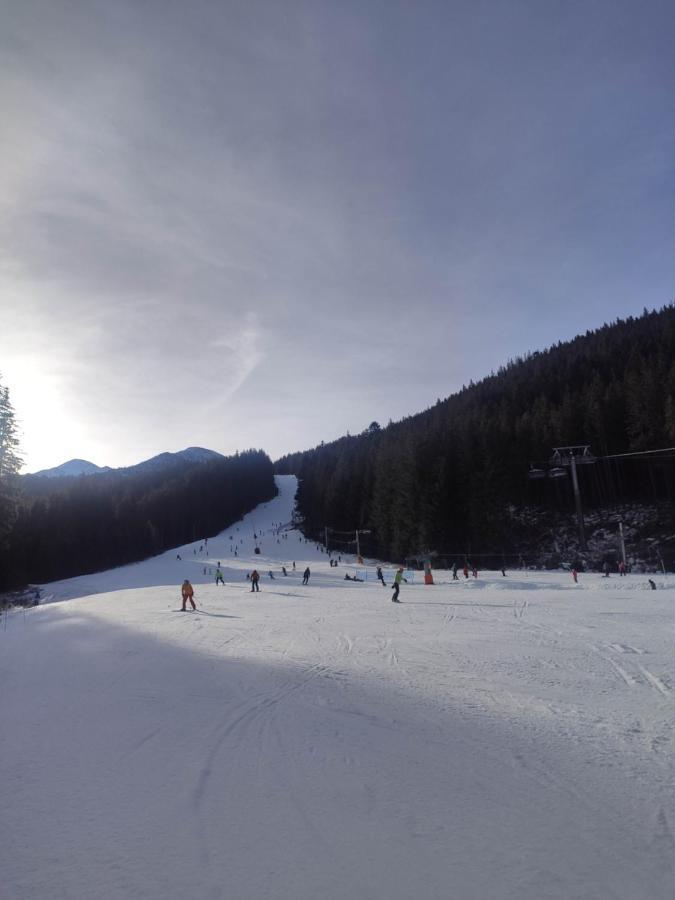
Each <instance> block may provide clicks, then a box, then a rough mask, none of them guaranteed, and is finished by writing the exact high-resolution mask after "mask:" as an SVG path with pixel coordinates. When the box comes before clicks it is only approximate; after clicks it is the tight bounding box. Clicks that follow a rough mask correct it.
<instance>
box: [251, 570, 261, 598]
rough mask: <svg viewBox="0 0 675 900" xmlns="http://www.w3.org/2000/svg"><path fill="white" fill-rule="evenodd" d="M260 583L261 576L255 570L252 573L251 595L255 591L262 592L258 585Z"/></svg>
mask: <svg viewBox="0 0 675 900" xmlns="http://www.w3.org/2000/svg"><path fill="white" fill-rule="evenodd" d="M259 581H260V575H259V574H258V570H257V569H254V570H253V571H252V572H251V593H253V591H260V586H259V585H258V582H259Z"/></svg>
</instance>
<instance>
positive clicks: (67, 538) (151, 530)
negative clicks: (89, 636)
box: [0, 450, 276, 588]
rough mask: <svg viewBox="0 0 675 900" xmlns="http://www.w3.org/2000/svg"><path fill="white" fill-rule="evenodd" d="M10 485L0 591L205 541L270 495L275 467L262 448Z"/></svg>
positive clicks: (0, 550)
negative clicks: (11, 497) (199, 459)
mask: <svg viewBox="0 0 675 900" xmlns="http://www.w3.org/2000/svg"><path fill="white" fill-rule="evenodd" d="M14 483H15V485H17V486H18V487H17V489H16V490H15V504H16V509H15V511H14V520H13V524H12V527H11V529H10V531H9V533H8V534H6V535H5V536H4V538H5V539H4V541H3V542H2V543H1V544H0V588H7V587H14V586H19V585H23V584H26V583H27V582H45V581H51V580H55V579H59V578H67V577H70V576H72V575H82V574H86V573H89V572H95V571H99V570H102V569H106V568H111V567H113V566H119V565H123V564H125V563H130V562H135V561H137V560H140V559H144V558H145V557H148V556H151V555H153V554H156V553H161V552H162V551H163V550H166V549H168V548H170V547H176V546H178V545H180V544H183V543H186V542H188V541H193V540H199V539H201V538H204V537H211V536H212V535H214V534H217V533H218V532H220V531H222V530H223V529H224V528H227V526H228V525H230V524H232V523H233V522H235V521H237V520H238V519H239V518H241V516H242V515H243V514H244V513H245V512H247V511H248V510H250V509H252V508H253V507H254V506H256V505H257V504H258V503H262V502H264V501H266V500H269V499H271V498H272V497H273V496H275V494H276V487H275V484H274V474H273V466H272V461H271V460H270V459H269V457H268V456H267V455H266V454H265V453H263V452H262V451H259V450H249V451H246V452H244V453H239V454H237V455H235V456H231V457H221V458H216V459H212V460H208V461H204V462H191V461H189V460H187V461H186V460H181V459H177V460H176V461H175V462H172V463H169V464H166V465H162V466H159V467H154V466H144V465H140V466H137V467H133V468H130V469H126V470H125V469H120V470H113V471H109V472H102V473H98V474H93V475H80V476H76V477H63V478H47V477H38V476H23V477H21V478H15V479H14Z"/></svg>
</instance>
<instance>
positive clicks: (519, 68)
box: [0, 0, 675, 471]
mask: <svg viewBox="0 0 675 900" xmlns="http://www.w3.org/2000/svg"><path fill="white" fill-rule="evenodd" d="M674 47H675V3H673V2H672V0H663V2H659V0H631V2H624V0H559V2H557V0H490V2H483V0H466V2H465V0H460V2H457V0H443V2H431V0H417V2H413V0H407V2H397V0H381V2H374V0H354V2H350V0H331V2H321V0H307V2H295V0H269V2H258V0H241V2H229V0H211V2H208V0H190V2H186V0H180V2H169V0H114V2H113V0H102V2H96V0H80V2H78V0H71V2H66V0H44V2H34V0H0V110H1V114H0V163H1V164H0V376H1V378H2V381H3V383H4V384H5V385H6V386H8V387H9V389H10V394H11V397H12V400H13V403H14V406H15V409H16V412H17V415H18V417H19V419H20V424H21V427H22V432H23V438H22V445H23V452H24V456H25V459H26V469H27V470H28V471H30V470H35V469H39V468H42V467H47V466H52V465H56V464H58V463H61V462H63V461H64V460H66V459H69V458H71V457H84V458H86V459H90V460H91V461H93V462H95V463H97V464H99V465H111V466H119V465H126V464H130V463H134V462H138V461H139V460H141V459H144V458H147V457H148V456H151V455H153V454H155V453H159V452H161V451H163V450H179V449H182V448H184V447H186V446H189V445H200V446H204V447H210V448H212V449H215V450H220V451H222V452H225V453H228V452H231V451H234V450H236V449H245V448H247V447H251V446H255V447H262V448H264V449H265V450H267V452H268V453H269V454H270V455H271V456H273V457H277V456H279V455H281V454H282V453H284V452H287V451H291V450H300V449H305V448H307V447H310V446H314V445H315V444H317V443H319V442H320V441H321V440H330V439H332V438H334V437H337V436H339V435H340V434H344V433H345V432H346V431H347V430H350V431H351V432H352V433H355V432H358V431H360V430H362V429H363V428H365V427H366V426H367V425H368V424H369V423H370V422H371V421H372V420H373V419H377V420H378V421H380V422H381V423H382V424H386V422H387V421H388V420H389V419H390V418H391V419H397V418H400V417H402V416H404V415H408V414H410V413H414V412H417V411H420V410H422V409H424V408H426V407H428V406H430V405H431V404H433V403H434V402H435V401H436V399H437V398H438V397H441V398H443V397H446V396H448V395H449V394H451V393H453V392H454V391H456V390H457V389H459V388H460V387H461V386H462V384H463V383H467V382H468V381H469V380H470V379H474V380H477V379H479V378H481V377H482V376H483V375H486V374H488V373H489V372H490V370H491V369H496V368H497V367H498V366H499V365H500V364H502V363H504V362H506V361H507V360H508V359H510V358H513V357H514V356H517V355H521V354H523V353H525V352H527V351H528V350H533V349H542V348H544V347H546V346H548V345H550V344H551V343H553V342H555V341H557V340H563V339H567V338H570V337H572V336H574V335H575V334H577V333H579V332H584V331H586V330H587V329H590V328H595V327H598V326H599V325H602V324H603V322H606V321H611V320H614V319H616V318H617V317H623V316H626V315H630V314H639V313H640V312H641V310H642V308H643V307H645V306H647V307H649V308H653V307H655V306H661V305H663V304H665V303H668V302H671V301H672V300H673V297H674V296H675V291H674V287H675V277H674V276H675V240H674V235H675V171H674V160H675V51H674V49H673V48H674Z"/></svg>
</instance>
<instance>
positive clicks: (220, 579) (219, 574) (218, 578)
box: [216, 569, 225, 585]
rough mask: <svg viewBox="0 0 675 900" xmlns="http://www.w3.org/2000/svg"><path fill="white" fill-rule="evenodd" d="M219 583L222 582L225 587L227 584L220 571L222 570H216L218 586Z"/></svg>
mask: <svg viewBox="0 0 675 900" xmlns="http://www.w3.org/2000/svg"><path fill="white" fill-rule="evenodd" d="M218 582H220V583H221V584H223V585H224V584H225V581H224V579H223V573H222V572H221V571H220V569H216V584H218Z"/></svg>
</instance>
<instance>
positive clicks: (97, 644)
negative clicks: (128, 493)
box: [0, 476, 675, 900]
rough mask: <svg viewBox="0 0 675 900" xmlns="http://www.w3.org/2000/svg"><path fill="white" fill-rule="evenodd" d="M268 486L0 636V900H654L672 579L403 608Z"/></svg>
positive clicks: (668, 891) (470, 594)
mask: <svg viewBox="0 0 675 900" xmlns="http://www.w3.org/2000/svg"><path fill="white" fill-rule="evenodd" d="M278 485H279V489H280V493H279V496H278V497H277V498H276V499H275V500H273V501H271V502H269V503H267V504H265V505H263V506H261V507H259V508H258V509H256V510H255V511H254V512H253V513H251V514H249V515H248V516H246V517H245V519H244V520H243V521H242V522H240V523H238V525H235V526H233V527H232V528H230V529H228V530H227V531H225V532H223V533H222V534H221V535H220V536H219V537H217V538H213V539H211V540H210V541H209V542H208V550H207V551H202V552H201V553H200V552H199V547H200V543H199V542H198V543H196V544H194V545H189V546H185V547H182V548H179V549H177V550H174V551H171V552H168V553H165V554H163V555H162V556H159V557H157V558H155V559H151V560H147V561H146V562H143V563H140V564H137V565H133V566H127V567H124V568H121V569H116V570H113V571H110V572H104V573H101V574H99V575H91V576H86V577H82V578H74V579H70V580H68V581H63V582H59V583H56V584H52V585H47V586H46V588H45V593H46V594H47V595H48V597H49V598H50V599H51V600H52V601H53V602H50V603H47V604H45V605H43V606H40V607H37V608H35V609H30V610H26V611H25V612H24V611H22V610H16V611H14V612H12V613H10V614H8V615H7V616H6V617H5V619H4V622H3V623H2V626H3V628H2V630H0V647H1V653H0V672H1V673H2V692H1V702H0V723H1V725H0V728H1V735H2V742H1V751H0V752H1V755H2V838H1V840H0V864H1V869H0V871H1V875H0V882H1V884H2V887H1V888H0V895H1V896H2V897H3V898H4V900H9V898H12V900H14V898H17V900H43V898H45V900H47V898H49V900H56V898H78V900H79V898H83V900H90V898H106V900H108V898H125V900H126V898H153V900H154V898H157V900H159V898H162V900H167V898H180V900H201V898H214V900H215V898H218V900H220V898H232V900H248V898H256V900H257V898H275V900H286V898H288V900H304V898H308V900H309V898H311V900H319V898H327V900H334V898H335V900H337V898H349V900H368V898H372V900H380V898H382V900H385V898H386V900H397V898H401V900H404V898H405V900H412V898H421V900H427V898H429V900H431V898H439V900H440V898H442V900H449V898H457V900H474V898H475V900H493V898H499V900H501V898H514V900H516V898H517V900H526V898H533V900H545V898H559V900H563V898H564V900H570V898H587V900H605V898H627V900H628V898H629V900H644V898H664V900H666V898H667V900H672V897H673V896H674V894H675V878H674V874H675V873H674V871H673V868H674V867H673V859H674V853H675V839H674V836H673V828H675V787H674V786H675V766H674V754H673V750H674V749H675V741H674V723H673V691H672V687H673V684H674V683H675V656H674V653H673V640H674V638H675V625H674V616H675V589H674V588H675V585H674V581H673V578H672V577H670V576H669V577H657V576H652V577H654V579H655V581H656V583H657V587H658V589H657V590H656V591H651V590H650V589H649V585H648V583H647V578H646V576H638V575H632V576H628V577H626V578H619V577H618V576H612V577H610V578H602V577H601V576H599V575H595V574H593V575H590V574H589V575H582V576H580V583H579V585H578V586H575V585H574V584H573V582H572V578H571V576H570V575H569V573H539V572H508V573H507V577H506V578H504V577H502V575H501V573H499V572H497V573H493V572H490V573H481V572H479V574H478V578H477V579H473V578H471V579H469V580H468V581H466V580H464V579H463V578H461V573H460V578H461V581H460V582H454V583H453V582H452V577H451V575H450V574H448V573H437V575H436V581H437V583H436V584H435V585H433V586H425V585H424V584H423V583H422V582H421V580H420V579H419V576H418V577H416V580H415V582H414V583H413V584H403V586H402V590H401V601H402V603H401V605H400V606H399V605H396V604H393V603H391V599H390V598H391V590H390V589H389V588H388V587H387V588H383V587H382V585H381V584H379V583H378V582H377V581H375V580H373V572H374V569H373V568H372V567H369V575H368V581H366V582H364V583H354V582H346V581H344V575H345V572H348V573H350V574H352V572H353V571H354V566H353V558H351V560H350V562H351V563H352V565H350V566H345V565H344V564H342V565H341V566H340V567H339V568H337V569H333V568H330V567H329V565H328V558H327V556H326V555H325V554H324V553H322V552H320V550H319V549H317V548H316V547H315V546H314V545H313V544H309V543H306V542H305V541H304V540H303V539H301V538H300V536H299V534H298V532H296V531H293V530H290V525H289V529H288V530H286V531H283V532H282V534H285V535H287V536H286V537H282V536H277V535H275V534H273V523H281V524H283V525H285V524H286V523H290V520H291V514H292V508H293V497H294V494H295V489H296V483H295V479H294V478H292V477H291V476H285V477H280V478H278ZM254 532H255V533H256V534H257V535H259V545H260V548H261V554H260V555H255V554H254V552H253V550H254V546H255V542H254V538H253V533H254ZM230 536H232V538H233V541H230ZM235 543H236V546H237V547H238V554H239V555H238V557H237V558H236V559H235V558H234V556H233V555H232V550H231V548H232V547H233V546H234V545H235ZM195 550H196V551H197V552H196V553H195V552H193V551H195ZM177 553H180V555H181V557H182V559H181V560H178V559H176V554H177ZM218 560H220V561H221V562H222V563H223V574H224V576H225V582H226V584H225V586H222V585H218V586H216V585H215V584H214V580H213V578H214V576H213V573H214V571H215V565H216V563H217V561H218ZM294 560H295V562H296V571H295V572H293V571H292V562H293V561H294ZM282 564H283V565H286V567H287V569H288V572H289V574H288V576H287V577H284V576H283V575H282V573H281V565H282ZM307 564H309V566H310V568H311V578H310V581H309V584H308V585H307V586H303V585H302V572H303V570H304V568H305V566H306V565H307ZM254 566H255V567H256V568H258V570H259V571H260V572H261V575H262V579H261V591H260V593H259V594H252V593H251V592H250V586H249V584H248V582H247V581H246V578H245V575H246V572H247V571H250V570H251V569H252V568H253V567H254ZM205 567H206V569H207V571H206V574H205V573H204V568H205ZM209 568H210V570H211V572H210V573H209ZM269 569H272V570H273V572H274V575H275V576H276V577H275V579H274V580H271V579H270V578H269V576H268V575H267V572H268V570H269ZM186 577H187V578H190V579H191V580H192V582H193V584H194V585H195V589H196V601H197V603H198V607H199V608H198V611H197V612H196V613H193V612H186V613H183V612H181V611H180V605H181V604H180V592H179V589H180V584H181V582H182V580H183V578H186ZM390 581H391V569H389V583H390Z"/></svg>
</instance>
